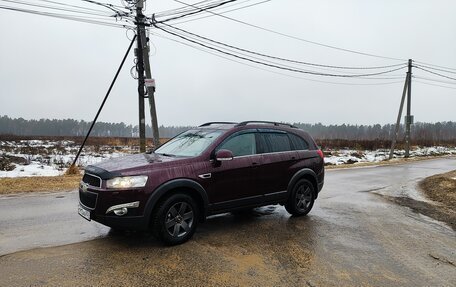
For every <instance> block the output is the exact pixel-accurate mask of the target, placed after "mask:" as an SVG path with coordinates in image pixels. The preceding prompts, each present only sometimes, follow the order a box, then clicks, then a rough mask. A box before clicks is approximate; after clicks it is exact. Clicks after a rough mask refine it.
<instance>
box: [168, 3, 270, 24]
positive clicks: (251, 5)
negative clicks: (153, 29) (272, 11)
mask: <svg viewBox="0 0 456 287" xmlns="http://www.w3.org/2000/svg"><path fill="white" fill-rule="evenodd" d="M249 1H250V0H247V1H245V2H249ZM270 1H272V0H263V1H260V2H256V3H253V4H249V5H245V6H242V7H238V8H234V9H230V10H225V11H222V12H218V14H220V15H221V14H226V13H229V12H233V11H238V10H242V9H245V8H249V7H253V6H257V5H260V4H263V3H266V2H270ZM245 2H244V3H245ZM232 6H234V5H232ZM214 16H216V15H213V14H211V15H206V16H201V17H197V18H193V19H189V20H185V21H180V22H175V23H173V24H174V25H180V24H183V23H187V22H193V21H196V20H200V19H205V18H209V17H214Z"/></svg>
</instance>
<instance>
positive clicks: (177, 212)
mask: <svg viewBox="0 0 456 287" xmlns="http://www.w3.org/2000/svg"><path fill="white" fill-rule="evenodd" d="M198 214H199V210H198V205H197V204H196V202H195V200H194V199H193V198H192V197H191V196H189V195H187V194H184V193H176V194H173V195H171V196H170V197H168V198H166V199H165V200H164V201H163V202H161V204H160V205H159V206H158V208H157V209H156V211H155V212H154V216H153V221H152V222H153V223H152V232H153V234H154V235H155V237H157V239H159V240H160V241H162V242H163V243H165V244H167V245H177V244H182V243H184V242H186V241H187V240H189V239H190V238H191V237H192V236H193V234H194V233H195V230H196V226H197V225H198Z"/></svg>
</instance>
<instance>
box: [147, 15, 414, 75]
mask: <svg viewBox="0 0 456 287" xmlns="http://www.w3.org/2000/svg"><path fill="white" fill-rule="evenodd" d="M153 25H154V27H156V28H158V29H160V30H162V31H164V32H166V33H168V34H171V35H174V36H176V37H179V38H181V39H184V40H186V41H189V42H192V43H194V44H197V45H200V46H202V47H205V48H207V49H211V50H214V51H217V52H219V53H223V54H226V55H229V56H232V57H235V58H238V59H242V60H245V61H249V62H252V63H256V64H260V65H264V66H268V67H272V68H276V69H282V70H286V71H290V72H296V73H303V74H310V75H316V76H327V77H343V78H355V77H366V76H375V75H382V74H387V73H391V72H394V71H398V70H401V69H403V68H405V67H406V66H405V65H404V66H402V67H399V68H395V69H391V70H387V71H382V72H375V73H368V74H348V75H347V74H329V73H320V72H315V71H308V70H302V69H296V68H289V67H284V66H280V65H277V64H269V63H265V62H263V61H258V60H255V59H251V58H248V57H244V56H239V55H236V54H234V53H231V52H227V51H223V50H221V49H219V48H215V47H212V46H209V45H206V44H203V43H201V42H198V41H195V40H193V39H189V38H188V37H186V36H183V35H179V34H177V33H174V32H171V31H169V30H167V29H164V28H163V27H160V26H158V25H157V24H155V23H153Z"/></svg>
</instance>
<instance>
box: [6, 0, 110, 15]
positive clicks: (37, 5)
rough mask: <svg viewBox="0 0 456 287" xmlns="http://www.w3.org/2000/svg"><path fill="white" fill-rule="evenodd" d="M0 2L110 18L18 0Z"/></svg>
mask: <svg viewBox="0 0 456 287" xmlns="http://www.w3.org/2000/svg"><path fill="white" fill-rule="evenodd" d="M0 1H1V2H7V3H13V4H19V5H24V6H32V7H38V8H44V9H50V10H58V11H65V12H72V13H79V14H84V15H94V16H101V17H110V15H107V14H100V13H94V12H89V11H81V10H75V9H68V8H62V7H56V6H50V5H42V4H35V3H30V2H27V1H18V0H0Z"/></svg>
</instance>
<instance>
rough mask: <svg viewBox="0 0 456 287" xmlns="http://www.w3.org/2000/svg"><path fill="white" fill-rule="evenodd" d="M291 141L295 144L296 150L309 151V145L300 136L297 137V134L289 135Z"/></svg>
mask: <svg viewBox="0 0 456 287" xmlns="http://www.w3.org/2000/svg"><path fill="white" fill-rule="evenodd" d="M288 135H289V137H290V140H291V143H292V144H293V148H294V150H308V149H309V144H308V143H307V142H306V141H305V140H304V139H303V138H301V137H300V136H297V135H295V134H288Z"/></svg>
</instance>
